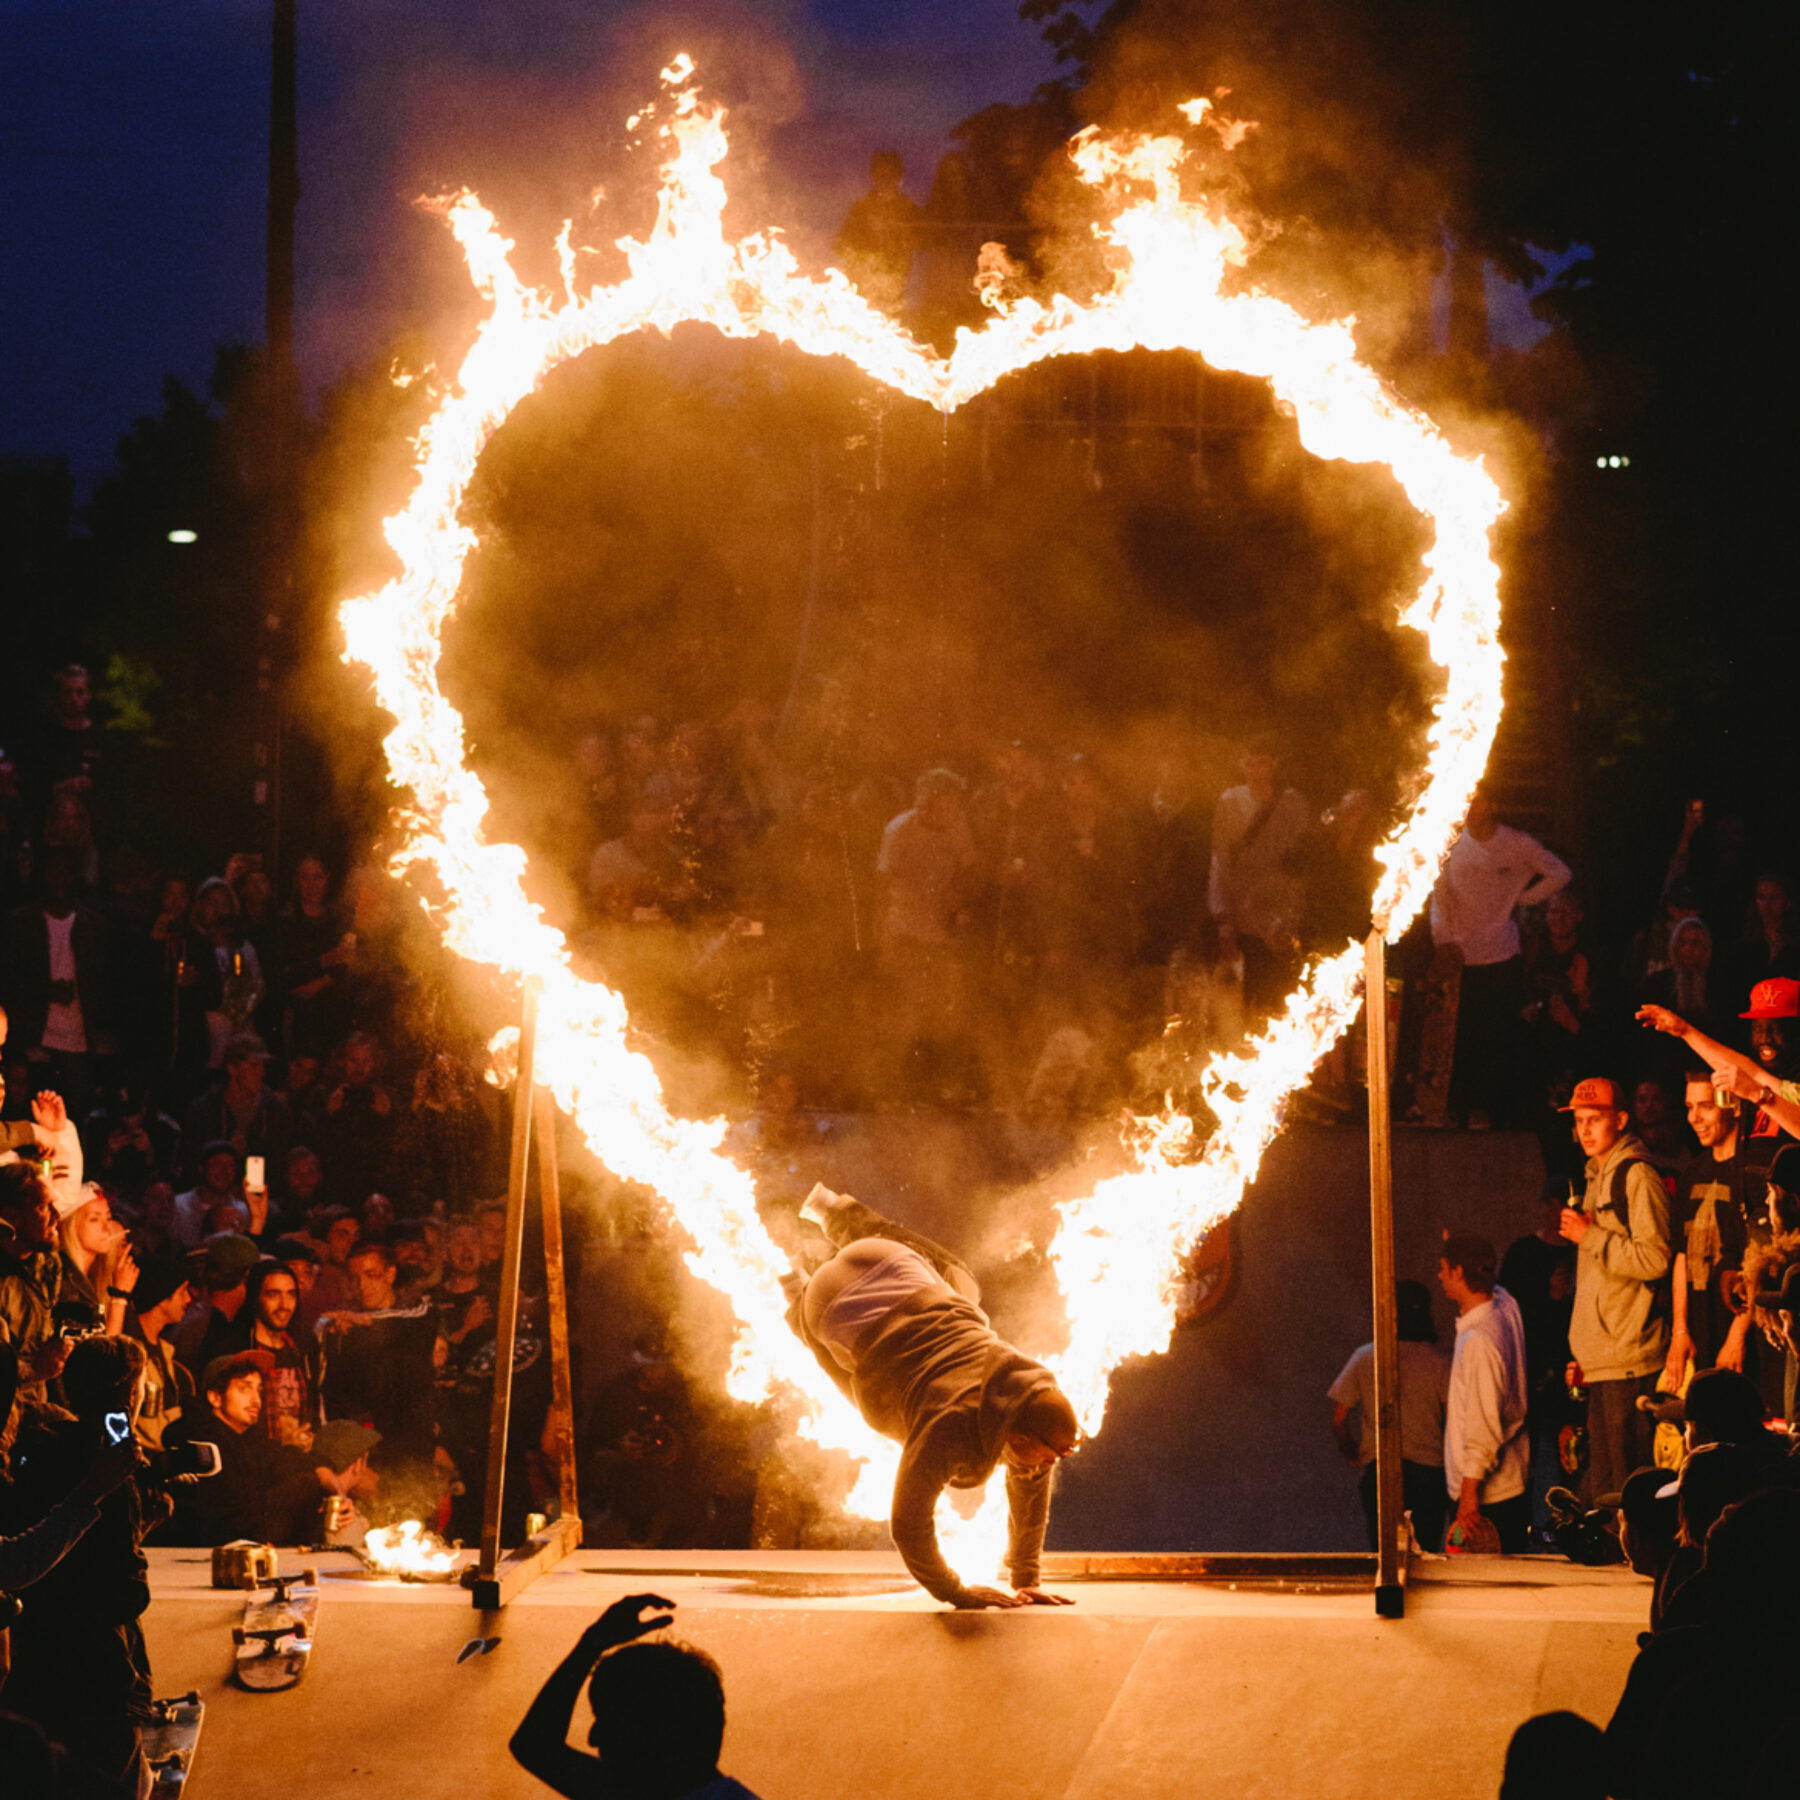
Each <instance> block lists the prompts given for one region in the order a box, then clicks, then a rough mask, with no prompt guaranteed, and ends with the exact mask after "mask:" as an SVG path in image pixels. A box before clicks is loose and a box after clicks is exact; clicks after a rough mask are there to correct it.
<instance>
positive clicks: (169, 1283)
mask: <svg viewBox="0 0 1800 1800" xmlns="http://www.w3.org/2000/svg"><path fill="white" fill-rule="evenodd" d="M195 1260H196V1259H194V1258H192V1257H173V1256H157V1257H149V1258H146V1259H145V1260H144V1262H143V1263H142V1264H141V1265H140V1266H139V1269H138V1278H137V1286H136V1287H134V1288H133V1289H132V1290H131V1310H132V1311H133V1312H137V1313H147V1312H151V1311H153V1310H154V1309H155V1308H156V1307H159V1306H161V1305H162V1303H163V1302H164V1301H165V1300H166V1299H168V1297H169V1296H170V1295H171V1294H172V1293H174V1291H175V1290H176V1289H177V1288H178V1287H180V1286H181V1285H182V1284H183V1283H184V1282H191V1281H192V1280H193V1279H194V1269H193V1263H194V1261H195Z"/></svg>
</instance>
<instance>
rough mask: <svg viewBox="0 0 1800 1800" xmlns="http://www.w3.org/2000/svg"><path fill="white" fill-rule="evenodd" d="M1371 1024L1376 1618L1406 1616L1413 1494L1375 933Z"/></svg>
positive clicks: (1383, 987)
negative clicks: (1404, 1436) (1404, 1453)
mask: <svg viewBox="0 0 1800 1800" xmlns="http://www.w3.org/2000/svg"><path fill="white" fill-rule="evenodd" d="M1364 952H1365V953H1364V961H1363V1018H1364V1020H1365V1021H1366V1029H1367V1032H1368V1043H1369V1054H1368V1065H1369V1250H1370V1257H1369V1260H1370V1264H1371V1271H1372V1277H1373V1283H1374V1290H1375V1293H1374V1300H1375V1307H1374V1311H1375V1535H1376V1545H1375V1557H1376V1572H1375V1611H1376V1613H1377V1614H1378V1615H1379V1616H1380V1617H1382V1618H1384V1619H1398V1618H1401V1617H1403V1616H1404V1615H1405V1612H1406V1554H1405V1545H1404V1542H1403V1539H1404V1536H1405V1532H1406V1519H1405V1490H1404V1487H1403V1485H1402V1482H1401V1470H1400V1322H1399V1317H1398V1313H1397V1309H1396V1306H1395V1302H1394V1158H1393V1141H1392V1131H1393V1124H1392V1118H1391V1113H1392V1107H1391V1103H1390V1098H1389V1078H1388V1045H1387V1039H1388V1014H1387V944H1386V942H1385V941H1384V939H1383V937H1382V934H1381V928H1380V927H1379V926H1377V927H1376V928H1375V929H1374V930H1373V931H1371V932H1370V933H1369V939H1368V943H1367V944H1366V945H1365V947H1364Z"/></svg>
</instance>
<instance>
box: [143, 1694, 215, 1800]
mask: <svg viewBox="0 0 1800 1800" xmlns="http://www.w3.org/2000/svg"><path fill="white" fill-rule="evenodd" d="M205 1723H206V1702H205V1701H203V1700H202V1699H201V1698H200V1696H199V1695H198V1694H181V1695H179V1696H177V1698H175V1699H173V1700H153V1701H151V1703H150V1716H149V1717H148V1718H147V1719H145V1720H143V1721H142V1722H141V1723H140V1724H139V1726H138V1747H139V1749H141V1750H142V1751H143V1754H144V1761H145V1762H146V1763H148V1764H149V1766H150V1800H175V1796H176V1795H178V1794H182V1793H185V1792H186V1791H187V1778H188V1776H189V1775H190V1774H191V1773H192V1772H193V1767H194V1752H195V1751H196V1750H197V1749H198V1748H199V1747H200V1727H201V1726H202V1725H203V1724H205Z"/></svg>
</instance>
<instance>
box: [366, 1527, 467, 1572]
mask: <svg viewBox="0 0 1800 1800" xmlns="http://www.w3.org/2000/svg"><path fill="white" fill-rule="evenodd" d="M363 1554H364V1555H365V1556H367V1557H368V1559H369V1562H370V1564H371V1565H372V1566H373V1567H375V1568H377V1569H379V1570H380V1571H381V1572H382V1574H384V1575H399V1576H402V1577H404V1578H407V1579H410V1580H414V1581H419V1580H442V1579H443V1578H444V1577H446V1576H449V1575H454V1574H455V1573H456V1552H455V1551H454V1550H452V1549H450V1548H448V1546H446V1544H445V1543H444V1540H443V1539H442V1538H440V1537H439V1536H438V1535H437V1534H436V1532H432V1531H427V1530H426V1529H425V1527H424V1526H423V1525H421V1524H420V1523H419V1521H418V1520H417V1519H407V1520H405V1521H404V1522H403V1523H402V1524H399V1525H380V1526H377V1527H376V1528H375V1529H374V1530H373V1531H371V1532H369V1533H367V1534H366V1535H365V1536H364V1538H363Z"/></svg>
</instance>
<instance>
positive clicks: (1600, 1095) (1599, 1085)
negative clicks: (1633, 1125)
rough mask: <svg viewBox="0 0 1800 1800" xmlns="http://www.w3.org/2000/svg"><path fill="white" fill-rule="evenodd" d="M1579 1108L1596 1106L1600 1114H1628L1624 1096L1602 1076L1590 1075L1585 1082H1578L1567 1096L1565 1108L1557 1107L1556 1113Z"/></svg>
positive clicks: (1614, 1082)
mask: <svg viewBox="0 0 1800 1800" xmlns="http://www.w3.org/2000/svg"><path fill="white" fill-rule="evenodd" d="M1579 1106H1597V1107H1599V1108H1600V1110H1601V1111H1602V1112H1630V1111H1631V1108H1630V1107H1629V1106H1627V1105H1626V1104H1625V1096H1624V1095H1623V1094H1621V1093H1620V1092H1619V1084H1618V1083H1617V1082H1616V1081H1608V1080H1607V1079H1606V1077H1605V1076H1604V1075H1590V1076H1589V1077H1588V1078H1587V1080H1586V1081H1578V1082H1576V1084H1575V1091H1574V1093H1572V1094H1571V1095H1570V1096H1569V1104H1568V1105H1567V1106H1559V1107H1558V1108H1557V1109H1556V1110H1557V1111H1558V1112H1574V1111H1575V1109H1576V1108H1577V1107H1579Z"/></svg>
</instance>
